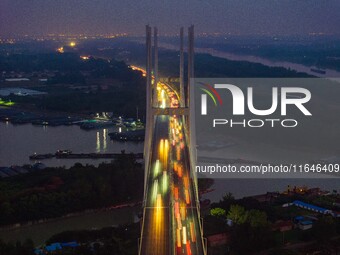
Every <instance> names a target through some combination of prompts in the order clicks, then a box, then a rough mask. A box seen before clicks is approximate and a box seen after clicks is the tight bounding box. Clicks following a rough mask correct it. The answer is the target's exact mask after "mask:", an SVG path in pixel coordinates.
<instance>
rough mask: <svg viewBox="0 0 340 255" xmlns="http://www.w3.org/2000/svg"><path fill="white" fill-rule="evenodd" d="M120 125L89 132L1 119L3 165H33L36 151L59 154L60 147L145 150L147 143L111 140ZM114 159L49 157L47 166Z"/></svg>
mask: <svg viewBox="0 0 340 255" xmlns="http://www.w3.org/2000/svg"><path fill="white" fill-rule="evenodd" d="M118 129H119V128H118V127H117V128H112V129H111V128H110V129H100V130H89V131H85V130H82V129H80V128H79V127H78V126H58V127H49V126H34V125H32V124H25V125H13V124H11V123H9V122H6V123H3V122H0V143H1V146H0V167H1V166H11V165H23V164H33V163H36V162H35V161H32V160H29V155H32V154H33V153H38V154H45V153H55V152H56V151H57V150H60V149H62V150H66V149H67V150H71V151H72V152H74V153H93V152H98V153H106V152H107V153H120V152H121V150H125V151H126V153H130V152H134V153H141V152H143V143H134V142H118V141H112V140H110V137H109V136H108V133H110V132H112V131H117V130H118ZM103 161H110V159H107V160H105V159H104V160H103V159H56V158H52V159H45V160H42V161H41V162H42V163H44V164H45V165H46V166H51V167H53V166H66V167H70V166H72V165H73V164H74V163H76V162H80V163H82V164H93V165H98V164H99V163H101V162H103Z"/></svg>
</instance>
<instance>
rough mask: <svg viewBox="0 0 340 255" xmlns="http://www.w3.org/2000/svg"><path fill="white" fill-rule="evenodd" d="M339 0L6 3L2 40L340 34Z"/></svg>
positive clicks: (0, 10)
mask: <svg viewBox="0 0 340 255" xmlns="http://www.w3.org/2000/svg"><path fill="white" fill-rule="evenodd" d="M339 13H340V1H338V0H327V1H324V0H139V1H138V0H124V1H123V0H1V1H0V36H3V37H9V36H20V35H26V34H27V35H47V34H60V33H63V34H80V33H81V34H91V35H93V34H113V33H128V34H129V35H141V34H143V33H144V29H145V27H144V25H145V24H150V25H152V26H154V25H157V26H158V27H159V30H160V33H161V34H163V35H164V34H177V33H178V31H179V27H180V26H188V25H190V24H194V25H195V26H196V31H197V33H232V34H242V35H249V34H277V35H292V34H309V33H325V34H340V30H339V27H340V15H339Z"/></svg>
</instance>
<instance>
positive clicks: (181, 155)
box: [140, 83, 204, 255]
mask: <svg viewBox="0 0 340 255" xmlns="http://www.w3.org/2000/svg"><path fill="white" fill-rule="evenodd" d="M157 91H158V105H159V107H160V108H169V107H170V108H176V107H178V95H177V94H176V93H174V92H173V91H171V89H170V88H169V87H167V86H166V85H165V84H163V83H159V84H158V89H157ZM183 123H184V116H166V115H162V116H156V117H155V126H154V132H153V138H152V148H151V164H150V169H149V171H147V173H148V176H147V187H146V189H147V190H146V192H145V194H146V197H145V208H144V212H143V221H142V235H141V241H140V254H142V255H166V254H186V255H191V254H192V255H196V254H199V255H203V254H204V252H203V239H202V235H201V232H202V231H201V228H200V224H199V209H198V201H197V199H195V198H196V196H195V182H194V179H193V178H192V175H191V173H190V163H189V162H190V161H189V157H190V154H189V148H188V146H187V134H186V132H185V129H184V126H183Z"/></svg>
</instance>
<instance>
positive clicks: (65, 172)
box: [0, 154, 144, 225]
mask: <svg viewBox="0 0 340 255" xmlns="http://www.w3.org/2000/svg"><path fill="white" fill-rule="evenodd" d="M143 180H144V171H143V167H142V165H141V164H139V163H137V162H136V161H135V158H134V156H133V155H124V154H122V156H120V157H119V158H118V159H117V160H115V161H113V162H112V163H110V164H107V163H102V164H100V165H99V166H98V167H94V166H92V165H86V166H83V165H81V164H79V163H77V164H75V165H74V166H73V167H71V168H69V169H65V168H48V169H46V170H43V171H40V172H35V173H32V174H27V175H21V176H15V177H11V178H6V179H4V180H1V181H0V224H1V225H8V224H13V223H17V222H27V221H34V220H39V219H48V218H53V217H60V216H63V215H65V214H67V213H71V212H78V211H82V210H85V209H89V208H100V207H105V206H111V205H114V204H119V203H126V202H128V201H130V202H131V201H140V200H141V199H142V194H143V183H144V182H143Z"/></svg>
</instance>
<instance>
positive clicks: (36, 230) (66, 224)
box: [0, 206, 140, 246]
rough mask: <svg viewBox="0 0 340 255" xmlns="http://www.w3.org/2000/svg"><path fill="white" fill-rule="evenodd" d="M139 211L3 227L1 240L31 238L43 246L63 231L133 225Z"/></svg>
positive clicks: (125, 209) (92, 213)
mask: <svg viewBox="0 0 340 255" xmlns="http://www.w3.org/2000/svg"><path fill="white" fill-rule="evenodd" d="M139 210H140V207H139V206H132V207H123V208H116V209H105V210H103V209H99V210H86V211H84V212H81V213H74V214H68V215H66V216H64V217H60V218H55V219H49V220H46V221H43V222H39V223H35V224H33V223H31V224H26V225H24V226H20V227H18V226H17V227H3V228H1V229H0V239H2V240H3V241H5V242H16V241H18V240H19V241H21V242H23V241H25V240H26V239H27V238H30V239H32V240H33V242H34V244H35V245H36V246H37V245H40V244H43V243H44V242H45V241H46V240H47V239H49V238H50V237H51V236H53V235H55V234H58V233H60V232H63V231H72V230H86V229H87V230H91V229H100V228H104V227H111V226H119V225H123V224H129V223H133V222H135V221H136V219H137V214H138V212H139Z"/></svg>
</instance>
